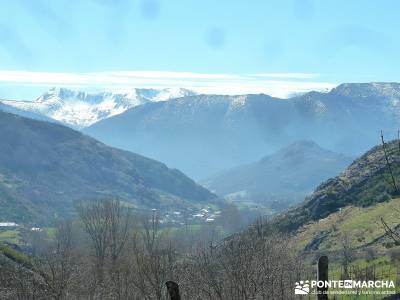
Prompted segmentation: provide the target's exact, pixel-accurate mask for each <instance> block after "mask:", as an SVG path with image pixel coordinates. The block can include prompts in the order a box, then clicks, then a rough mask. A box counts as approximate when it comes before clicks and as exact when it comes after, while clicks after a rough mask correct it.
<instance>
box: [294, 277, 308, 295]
mask: <svg viewBox="0 0 400 300" xmlns="http://www.w3.org/2000/svg"><path fill="white" fill-rule="evenodd" d="M294 293H295V294H296V295H308V294H309V293H310V282H309V281H308V280H306V281H300V282H296V286H295V288H294Z"/></svg>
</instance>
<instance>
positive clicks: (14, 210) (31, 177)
mask: <svg viewBox="0 0 400 300" xmlns="http://www.w3.org/2000/svg"><path fill="white" fill-rule="evenodd" d="M0 137H1V143H0V207H1V210H0V217H1V218H2V219H8V220H12V221H20V220H24V218H25V219H26V220H32V219H35V218H36V219H41V220H42V221H43V219H45V220H46V219H49V218H51V217H52V214H54V213H57V214H68V213H69V212H70V211H71V210H72V207H73V201H75V200H79V199H85V198H86V199H87V198H102V197H108V196H115V197H119V198H120V199H122V200H123V201H126V202H129V203H131V204H132V205H134V206H136V207H137V208H139V209H140V208H160V209H164V208H171V207H175V208H177V207H182V208H183V209H185V208H188V207H190V206H191V205H192V206H193V205H195V204H196V203H202V202H207V201H213V200H214V199H215V195H213V194H211V193H210V192H209V191H207V190H206V189H204V188H202V187H200V186H198V185H197V184H196V183H195V182H193V181H192V180H191V179H190V178H188V177H186V176H185V175H184V174H182V173H181V172H180V171H178V170H173V169H168V168H167V167H166V166H165V165H164V164H162V163H159V162H157V161H154V160H151V159H148V158H145V157H142V156H140V155H137V154H134V153H130V152H126V151H122V150H118V149H115V148H111V147H108V146H106V145H104V144H102V143H100V142H98V141H96V140H94V139H92V138H90V137H87V136H85V135H83V134H82V133H80V132H77V131H74V130H72V129H69V128H67V127H64V126H61V125H56V124H51V123H47V122H39V121H34V120H31V119H26V118H22V117H19V116H16V115H12V114H7V113H2V112H0Z"/></svg>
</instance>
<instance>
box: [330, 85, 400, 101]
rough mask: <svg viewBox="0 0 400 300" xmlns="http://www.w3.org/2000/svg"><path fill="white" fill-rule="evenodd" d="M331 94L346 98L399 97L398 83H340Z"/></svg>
mask: <svg viewBox="0 0 400 300" xmlns="http://www.w3.org/2000/svg"><path fill="white" fill-rule="evenodd" d="M331 93H332V94H336V95H343V96H348V97H361V98H366V97H374V96H380V97H382V96H385V97H400V83H398V82H370V83H342V84H340V85H338V86H337V87H336V88H334V89H333V90H332V91H331Z"/></svg>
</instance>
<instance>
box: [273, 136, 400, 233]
mask: <svg viewBox="0 0 400 300" xmlns="http://www.w3.org/2000/svg"><path fill="white" fill-rule="evenodd" d="M399 149H400V148H399V141H393V142H391V143H388V144H387V150H388V155H389V161H390V164H391V169H392V172H393V174H394V176H395V178H396V179H397V181H398V182H400V150H399ZM397 195H398V192H396V190H395V188H394V186H393V185H392V184H391V176H390V171H389V168H388V166H387V164H386V160H385V155H384V151H383V148H382V146H376V147H374V148H372V149H371V150H370V151H368V152H367V153H365V154H364V155H362V156H361V157H360V158H359V159H357V160H355V161H354V162H353V163H352V164H351V165H350V166H349V167H348V168H347V169H346V170H345V171H343V172H342V173H341V174H340V175H339V176H337V177H334V178H331V179H329V180H327V181H326V182H324V183H322V184H321V185H320V186H319V187H318V188H317V189H316V190H315V191H314V193H313V194H312V195H311V196H310V197H308V198H307V199H306V200H305V201H304V203H302V204H301V205H299V207H297V208H294V209H292V210H290V211H288V212H286V213H284V214H283V215H281V216H278V217H277V218H276V220H275V222H276V225H278V226H279V227H281V228H283V229H285V230H296V229H298V228H300V227H301V226H303V225H305V224H307V223H309V222H313V221H317V220H320V219H323V218H326V217H328V216H329V215H331V214H332V213H335V212H337V211H338V210H340V209H341V208H344V207H346V206H359V207H368V206H371V205H375V204H376V203H380V202H385V201H387V200H389V199H391V197H393V196H397Z"/></svg>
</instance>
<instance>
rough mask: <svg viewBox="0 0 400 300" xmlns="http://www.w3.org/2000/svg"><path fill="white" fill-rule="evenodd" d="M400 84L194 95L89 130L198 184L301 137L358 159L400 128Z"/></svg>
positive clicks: (126, 114) (147, 106) (134, 111)
mask: <svg viewBox="0 0 400 300" xmlns="http://www.w3.org/2000/svg"><path fill="white" fill-rule="evenodd" d="M399 100H400V84H399V83H346V84H341V85H339V86H338V87H336V88H334V89H333V90H331V91H330V92H328V93H321V92H309V93H306V94H304V95H300V96H296V97H293V98H290V99H279V98H273V97H270V96H267V95H264V94H260V95H242V96H223V95H194V96H187V97H182V98H178V99H172V100H169V101H164V102H151V103H146V104H143V105H139V106H136V107H133V108H131V109H129V110H127V111H125V112H124V113H122V114H119V115H117V116H113V117H110V118H107V119H103V120H101V121H99V122H97V123H95V124H93V125H91V126H89V127H87V128H85V129H84V130H83V131H84V132H85V133H87V134H89V135H91V136H93V137H95V138H97V139H99V140H101V141H103V142H105V143H108V144H110V145H113V146H117V147H120V148H123V149H127V150H131V151H134V152H137V153H140V154H142V155H146V156H149V157H152V158H154V159H157V160H159V161H162V162H165V163H166V164H167V165H169V166H172V167H176V168H178V169H180V170H182V171H183V172H185V173H186V174H188V175H189V176H191V177H193V178H195V179H204V178H208V177H210V176H212V175H213V174H215V173H218V172H220V171H223V170H227V169H230V168H233V167H236V166H238V165H242V164H248V163H252V162H254V161H256V160H257V159H260V158H261V157H263V156H265V155H266V154H271V153H273V152H274V151H277V150H278V149H280V148H282V147H285V146H286V145H288V144H290V143H293V142H294V141H297V140H313V141H315V142H316V143H317V144H318V145H320V146H321V147H323V148H325V149H329V150H331V151H334V152H337V153H343V154H345V155H347V156H357V155H360V154H362V153H363V152H364V151H366V150H367V149H369V148H370V147H371V146H373V145H375V144H376V143H378V142H379V134H380V130H384V131H385V133H386V134H387V135H388V136H392V135H393V134H394V133H395V132H396V130H397V128H398V127H399V126H400V118H399V115H400V101H399Z"/></svg>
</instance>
